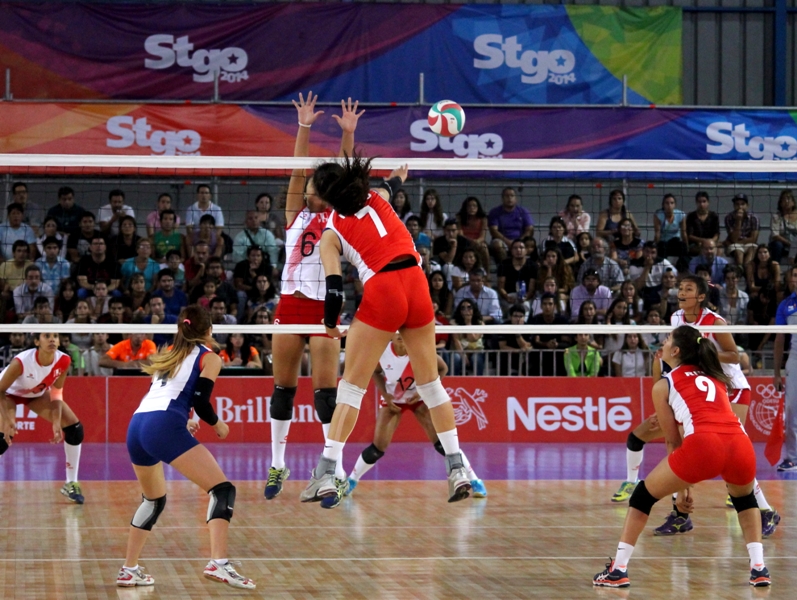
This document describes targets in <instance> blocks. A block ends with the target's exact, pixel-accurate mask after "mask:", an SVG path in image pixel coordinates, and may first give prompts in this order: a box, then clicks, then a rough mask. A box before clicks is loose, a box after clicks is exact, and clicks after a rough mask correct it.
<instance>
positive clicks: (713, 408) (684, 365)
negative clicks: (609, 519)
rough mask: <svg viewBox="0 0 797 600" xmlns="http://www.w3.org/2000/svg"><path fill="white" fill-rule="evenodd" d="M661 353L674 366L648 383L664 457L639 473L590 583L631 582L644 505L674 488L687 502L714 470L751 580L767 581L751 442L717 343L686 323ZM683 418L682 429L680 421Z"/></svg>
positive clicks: (618, 584) (644, 520) (647, 508)
mask: <svg viewBox="0 0 797 600" xmlns="http://www.w3.org/2000/svg"><path fill="white" fill-rule="evenodd" d="M662 359H663V360H664V362H665V363H666V364H667V365H668V366H669V367H670V368H671V369H672V370H671V371H670V372H669V373H666V374H665V375H664V376H663V378H662V379H661V380H659V381H657V382H656V383H655V384H654V386H653V404H654V407H655V409H656V414H657V415H658V419H659V424H660V426H661V428H662V430H663V431H664V438H665V440H666V442H667V452H668V454H669V455H668V456H667V458H665V459H663V460H662V461H661V462H660V463H659V464H658V465H657V466H656V467H655V468H654V469H653V471H651V473H650V475H648V477H647V479H645V480H643V481H640V482H639V484H638V485H637V486H636V489H635V490H634V493H633V494H632V495H631V499H630V500H629V508H628V513H627V514H626V518H625V524H624V525H623V533H622V535H621V536H620V543H619V545H618V546H617V555H616V556H615V558H614V560H613V561H611V562H610V563H609V564H607V565H606V570H604V571H603V572H601V573H598V574H597V575H595V577H593V579H592V583H593V585H595V586H601V587H615V588H622V587H628V586H630V585H631V581H630V579H629V577H628V561H629V560H630V559H631V555H632V554H633V552H634V546H635V545H636V543H637V540H638V539H639V536H640V534H641V533H642V530H643V529H644V528H645V525H646V524H647V521H648V516H649V515H650V509H651V508H652V507H653V505H654V504H655V503H656V502H658V501H659V500H660V499H662V498H664V497H665V496H667V495H669V494H672V493H673V492H677V491H680V492H681V493H683V494H684V501H685V502H686V503H691V497H690V493H691V487H692V486H693V485H694V484H696V483H698V482H700V481H705V480H707V479H713V478H714V477H717V476H720V477H722V479H723V480H724V481H725V483H726V485H727V487H728V492H729V493H730V496H731V501H732V502H733V506H734V508H735V509H736V512H737V513H738V517H739V525H741V527H742V534H743V535H744V540H745V543H746V544H747V552H748V554H749V556H750V585H752V586H755V587H765V586H768V585H770V584H771V582H770V579H769V571H768V570H767V568H766V566H765V565H764V547H763V545H762V544H761V526H760V522H761V518H760V515H759V510H758V503H757V502H756V498H755V493H754V491H753V489H754V487H755V469H756V466H755V450H754V449H753V444H752V443H751V442H750V438H749V437H747V434H746V433H745V431H744V428H743V427H742V424H741V423H740V422H739V419H738V417H737V416H736V415H735V414H734V413H733V411H732V410H731V404H730V401H729V400H728V393H727V391H726V386H730V385H731V380H730V378H729V377H728V376H727V375H726V374H725V373H724V372H723V370H722V366H721V365H720V362H719V358H718V356H717V350H716V348H715V346H714V344H712V343H711V342H710V341H709V340H708V339H707V338H705V337H702V336H701V335H700V332H699V331H698V330H697V329H695V328H694V327H690V326H689V325H682V326H681V327H678V328H677V329H676V330H675V331H673V332H672V334H671V335H670V336H669V337H668V338H667V341H666V342H665V343H664V346H663V347H662ZM679 423H680V424H681V425H682V426H683V437H682V436H681V432H680V431H679V429H678V424H679Z"/></svg>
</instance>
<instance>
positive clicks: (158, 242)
mask: <svg viewBox="0 0 797 600" xmlns="http://www.w3.org/2000/svg"><path fill="white" fill-rule="evenodd" d="M177 219H178V217H177V213H176V212H174V211H173V210H172V209H170V208H166V209H164V210H163V211H162V212H161V214H160V219H159V221H158V225H159V227H158V231H156V232H155V233H153V234H152V235H151V236H150V239H151V240H152V245H153V248H154V251H155V260H158V261H161V260H163V259H165V258H166V255H167V254H169V252H170V251H171V250H176V251H177V252H179V253H180V260H185V259H186V258H187V257H188V245H187V244H186V241H185V236H184V235H183V234H182V233H180V232H179V231H177V226H178V223H177ZM147 229H149V225H147Z"/></svg>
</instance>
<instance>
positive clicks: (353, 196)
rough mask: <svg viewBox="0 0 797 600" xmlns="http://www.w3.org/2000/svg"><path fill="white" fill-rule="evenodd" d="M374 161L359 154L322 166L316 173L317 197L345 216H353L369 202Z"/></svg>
mask: <svg viewBox="0 0 797 600" xmlns="http://www.w3.org/2000/svg"><path fill="white" fill-rule="evenodd" d="M370 176H371V159H364V158H363V157H362V156H360V155H359V154H358V153H356V152H355V153H354V154H353V155H352V156H348V155H344V157H343V160H341V161H339V162H326V163H322V164H320V165H318V166H317V167H316V169H315V172H314V173H313V187H314V188H315V193H316V194H318V196H319V197H320V198H321V199H322V200H324V201H325V202H327V203H328V204H329V205H330V206H331V207H332V208H334V209H335V210H336V211H337V212H339V213H340V214H341V215H344V216H348V215H353V214H354V213H356V212H357V211H358V210H360V209H361V208H362V207H363V206H365V202H366V200H368V192H369V190H370V182H369V179H370Z"/></svg>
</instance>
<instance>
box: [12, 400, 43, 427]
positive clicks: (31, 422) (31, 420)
mask: <svg viewBox="0 0 797 600" xmlns="http://www.w3.org/2000/svg"><path fill="white" fill-rule="evenodd" d="M37 418H38V415H37V414H36V413H35V412H33V411H32V410H28V411H27V415H26V414H25V405H24V404H17V407H16V413H15V414H14V420H15V421H16V424H17V431H36V419H37Z"/></svg>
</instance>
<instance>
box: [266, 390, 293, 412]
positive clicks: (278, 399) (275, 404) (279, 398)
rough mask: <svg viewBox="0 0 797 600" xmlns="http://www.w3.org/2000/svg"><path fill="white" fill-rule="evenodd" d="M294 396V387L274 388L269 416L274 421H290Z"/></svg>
mask: <svg viewBox="0 0 797 600" xmlns="http://www.w3.org/2000/svg"><path fill="white" fill-rule="evenodd" d="M294 396H296V388H295V387H284V386H281V385H275V386H274V393H273V394H271V404H270V405H269V414H270V415H271V418H272V419H274V420H276V421H290V420H291V419H293V398H294Z"/></svg>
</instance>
